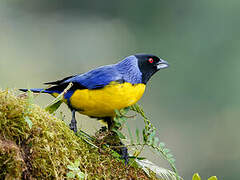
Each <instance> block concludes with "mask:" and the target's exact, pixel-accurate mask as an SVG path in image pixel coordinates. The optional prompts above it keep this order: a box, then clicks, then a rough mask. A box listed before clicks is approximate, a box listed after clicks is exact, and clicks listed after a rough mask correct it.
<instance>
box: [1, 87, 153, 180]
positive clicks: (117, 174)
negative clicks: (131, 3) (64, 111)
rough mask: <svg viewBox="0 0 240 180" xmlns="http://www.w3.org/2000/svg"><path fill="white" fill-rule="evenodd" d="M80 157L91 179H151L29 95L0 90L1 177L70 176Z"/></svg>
mask: <svg viewBox="0 0 240 180" xmlns="http://www.w3.org/2000/svg"><path fill="white" fill-rule="evenodd" d="M26 117H27V119H30V120H31V121H32V127H31V128H30V126H29V124H28V123H27V122H26ZM76 159H78V160H79V161H80V165H79V168H80V170H81V172H83V173H84V174H85V177H86V178H87V179H149V177H147V176H146V174H145V173H144V172H143V171H142V170H141V169H139V168H135V167H130V166H125V165H124V163H123V162H122V161H120V160H118V159H115V158H114V157H112V156H111V155H110V154H109V153H108V152H99V151H98V150H97V149H96V148H94V147H92V146H91V145H89V144H87V143H86V142H85V141H83V140H82V139H81V138H79V137H77V136H76V135H75V134H74V133H73V132H72V131H71V130H70V129H69V128H68V126H67V125H66V124H65V123H64V122H63V121H62V120H60V119H57V118H56V117H54V116H52V115H51V114H49V113H48V112H46V111H45V110H43V109H41V108H40V107H39V106H37V105H31V104H29V102H28V99H27V98H26V97H17V96H16V95H14V93H13V92H10V91H8V90H4V91H3V90H0V179H4V178H5V179H6V178H8V179H66V177H67V176H66V174H67V173H68V172H69V169H68V168H67V166H68V165H69V164H70V163H71V162H74V161H75V160H76ZM153 179H155V178H153Z"/></svg>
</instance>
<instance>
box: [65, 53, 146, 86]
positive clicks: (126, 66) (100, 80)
mask: <svg viewBox="0 0 240 180" xmlns="http://www.w3.org/2000/svg"><path fill="white" fill-rule="evenodd" d="M119 80H121V81H124V82H129V83H131V84H138V83H141V82H142V73H141V72H140V70H139V68H138V60H137V58H136V57H135V56H129V57H127V58H125V59H124V60H123V61H121V62H119V63H117V64H113V65H107V66H102V67H99V68H96V69H94V70H91V71H88V72H86V73H84V74H80V75H76V76H74V77H72V78H69V79H67V80H65V81H64V82H63V83H70V82H73V83H76V84H79V85H81V86H84V87H85V88H87V89H97V88H102V87H104V86H106V85H108V84H109V83H110V82H112V81H119Z"/></svg>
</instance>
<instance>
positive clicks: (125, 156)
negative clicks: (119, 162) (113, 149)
mask: <svg viewBox="0 0 240 180" xmlns="http://www.w3.org/2000/svg"><path fill="white" fill-rule="evenodd" d="M119 154H120V155H121V158H122V159H123V160H124V161H125V166H126V165H127V164H128V161H129V154H128V149H127V147H121V148H120V152H119Z"/></svg>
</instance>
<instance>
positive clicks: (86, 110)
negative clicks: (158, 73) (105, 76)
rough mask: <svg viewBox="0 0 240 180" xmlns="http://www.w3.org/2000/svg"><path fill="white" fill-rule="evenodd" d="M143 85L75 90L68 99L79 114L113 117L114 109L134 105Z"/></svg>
mask: <svg viewBox="0 0 240 180" xmlns="http://www.w3.org/2000/svg"><path fill="white" fill-rule="evenodd" d="M144 90H145V84H136V85H132V84H130V83H123V84H110V85H107V86H105V87H104V88H102V89H96V90H88V89H82V90H76V91H75V92H74V93H73V95H72V96H71V98H70V103H71V105H72V106H73V107H74V108H76V109H79V112H80V113H81V114H85V115H88V116H94V117H106V116H114V115H115V112H114V110H115V109H122V108H125V107H128V106H131V105H133V104H135V103H136V102H137V101H138V100H139V99H140V98H141V97H142V95H143V93H144Z"/></svg>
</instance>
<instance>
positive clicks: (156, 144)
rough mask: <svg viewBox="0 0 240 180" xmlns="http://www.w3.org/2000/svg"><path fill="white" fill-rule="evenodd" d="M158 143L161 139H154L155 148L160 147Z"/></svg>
mask: <svg viewBox="0 0 240 180" xmlns="http://www.w3.org/2000/svg"><path fill="white" fill-rule="evenodd" d="M158 142H159V138H158V137H154V139H153V145H154V146H155V147H157V146H158Z"/></svg>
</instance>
